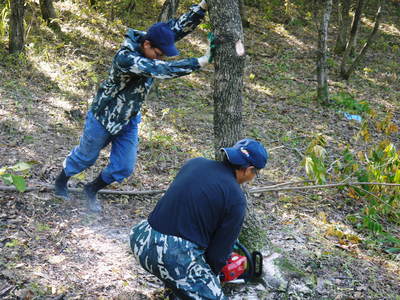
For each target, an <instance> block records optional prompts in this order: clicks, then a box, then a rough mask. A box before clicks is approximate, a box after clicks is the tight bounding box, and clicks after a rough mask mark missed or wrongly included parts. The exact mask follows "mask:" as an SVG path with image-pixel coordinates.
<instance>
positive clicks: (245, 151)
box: [240, 147, 250, 157]
mask: <svg viewBox="0 0 400 300" xmlns="http://www.w3.org/2000/svg"><path fill="white" fill-rule="evenodd" d="M240 152H242V153H243V154H244V155H246V157H250V154H249V151H247V150H246V149H244V148H243V147H240Z"/></svg>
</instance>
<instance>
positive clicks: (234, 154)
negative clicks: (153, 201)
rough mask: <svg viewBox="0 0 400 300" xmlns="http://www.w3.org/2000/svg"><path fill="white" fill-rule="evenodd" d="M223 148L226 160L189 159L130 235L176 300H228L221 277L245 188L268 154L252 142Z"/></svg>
mask: <svg viewBox="0 0 400 300" xmlns="http://www.w3.org/2000/svg"><path fill="white" fill-rule="evenodd" d="M221 150H223V152H224V160H223V162H219V161H215V160H209V159H206V158H202V157H199V158H194V159H191V160H189V161H188V162H187V163H186V164H185V165H184V166H183V167H182V168H181V169H180V171H179V172H178V174H177V176H176V177H175V179H174V181H173V182H172V183H171V185H170V186H169V188H168V190H167V191H166V193H165V194H164V196H163V197H162V198H161V199H160V200H159V201H158V203H157V205H156V207H155V208H154V210H153V211H152V212H151V213H150V215H149V217H148V218H147V220H144V221H142V222H140V223H139V224H137V225H136V226H134V227H133V228H132V230H131V233H130V246H131V248H132V251H133V253H134V255H135V258H136V259H137V261H138V262H139V263H140V265H141V266H142V267H143V268H144V269H145V270H147V271H148V272H150V273H151V274H154V275H155V276H157V277H158V278H159V279H160V280H162V281H163V282H164V284H165V286H166V287H167V288H169V289H170V290H172V292H173V298H172V299H226V297H225V296H224V293H223V291H222V288H221V283H220V280H219V277H218V274H219V273H220V270H221V269H222V267H223V266H224V265H225V264H226V261H227V259H228V257H229V255H230V254H231V253H232V248H233V244H234V242H235V241H236V239H237V238H238V236H239V232H240V229H241V227H242V224H243V220H244V217H245V212H246V205H247V203H246V198H245V195H244V193H243V191H242V189H241V187H240V184H242V183H245V182H248V181H251V180H253V179H254V177H255V176H256V174H257V172H258V170H260V169H262V168H264V167H265V165H266V162H267V159H268V153H267V151H266V150H265V148H264V146H263V145H262V144H261V143H259V142H257V141H254V140H252V139H243V140H241V141H239V142H237V143H236V144H235V145H234V146H233V147H230V148H223V149H221ZM170 299H171V298H170Z"/></svg>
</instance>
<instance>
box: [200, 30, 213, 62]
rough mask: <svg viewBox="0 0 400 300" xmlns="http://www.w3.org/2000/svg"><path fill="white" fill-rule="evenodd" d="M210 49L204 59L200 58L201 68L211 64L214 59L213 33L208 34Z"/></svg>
mask: <svg viewBox="0 0 400 300" xmlns="http://www.w3.org/2000/svg"><path fill="white" fill-rule="evenodd" d="M207 38H208V49H207V52H206V54H204V55H203V56H202V57H200V58H199V64H200V66H201V67H204V66H205V65H206V64H208V63H211V62H212V61H213V59H214V54H215V49H216V45H215V36H214V34H213V33H211V32H209V33H208V36H207Z"/></svg>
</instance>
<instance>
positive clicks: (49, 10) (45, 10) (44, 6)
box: [39, 0, 60, 29]
mask: <svg viewBox="0 0 400 300" xmlns="http://www.w3.org/2000/svg"><path fill="white" fill-rule="evenodd" d="M39 2H40V11H41V12H42V17H43V19H44V20H45V21H46V23H47V25H48V26H49V27H51V28H53V29H60V25H58V23H57V22H56V19H57V14H56V11H55V9H54V6H53V0H40V1H39Z"/></svg>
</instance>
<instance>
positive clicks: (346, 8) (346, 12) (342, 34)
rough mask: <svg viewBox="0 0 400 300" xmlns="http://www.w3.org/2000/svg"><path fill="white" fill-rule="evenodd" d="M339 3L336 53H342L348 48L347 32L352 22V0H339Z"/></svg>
mask: <svg viewBox="0 0 400 300" xmlns="http://www.w3.org/2000/svg"><path fill="white" fill-rule="evenodd" d="M338 5H339V9H338V25H339V32H338V36H337V39H336V45H335V50H334V51H335V53H336V54H342V53H343V52H344V51H345V49H346V43H347V32H348V28H349V27H350V24H351V17H350V6H351V1H350V0H339V1H338Z"/></svg>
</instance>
